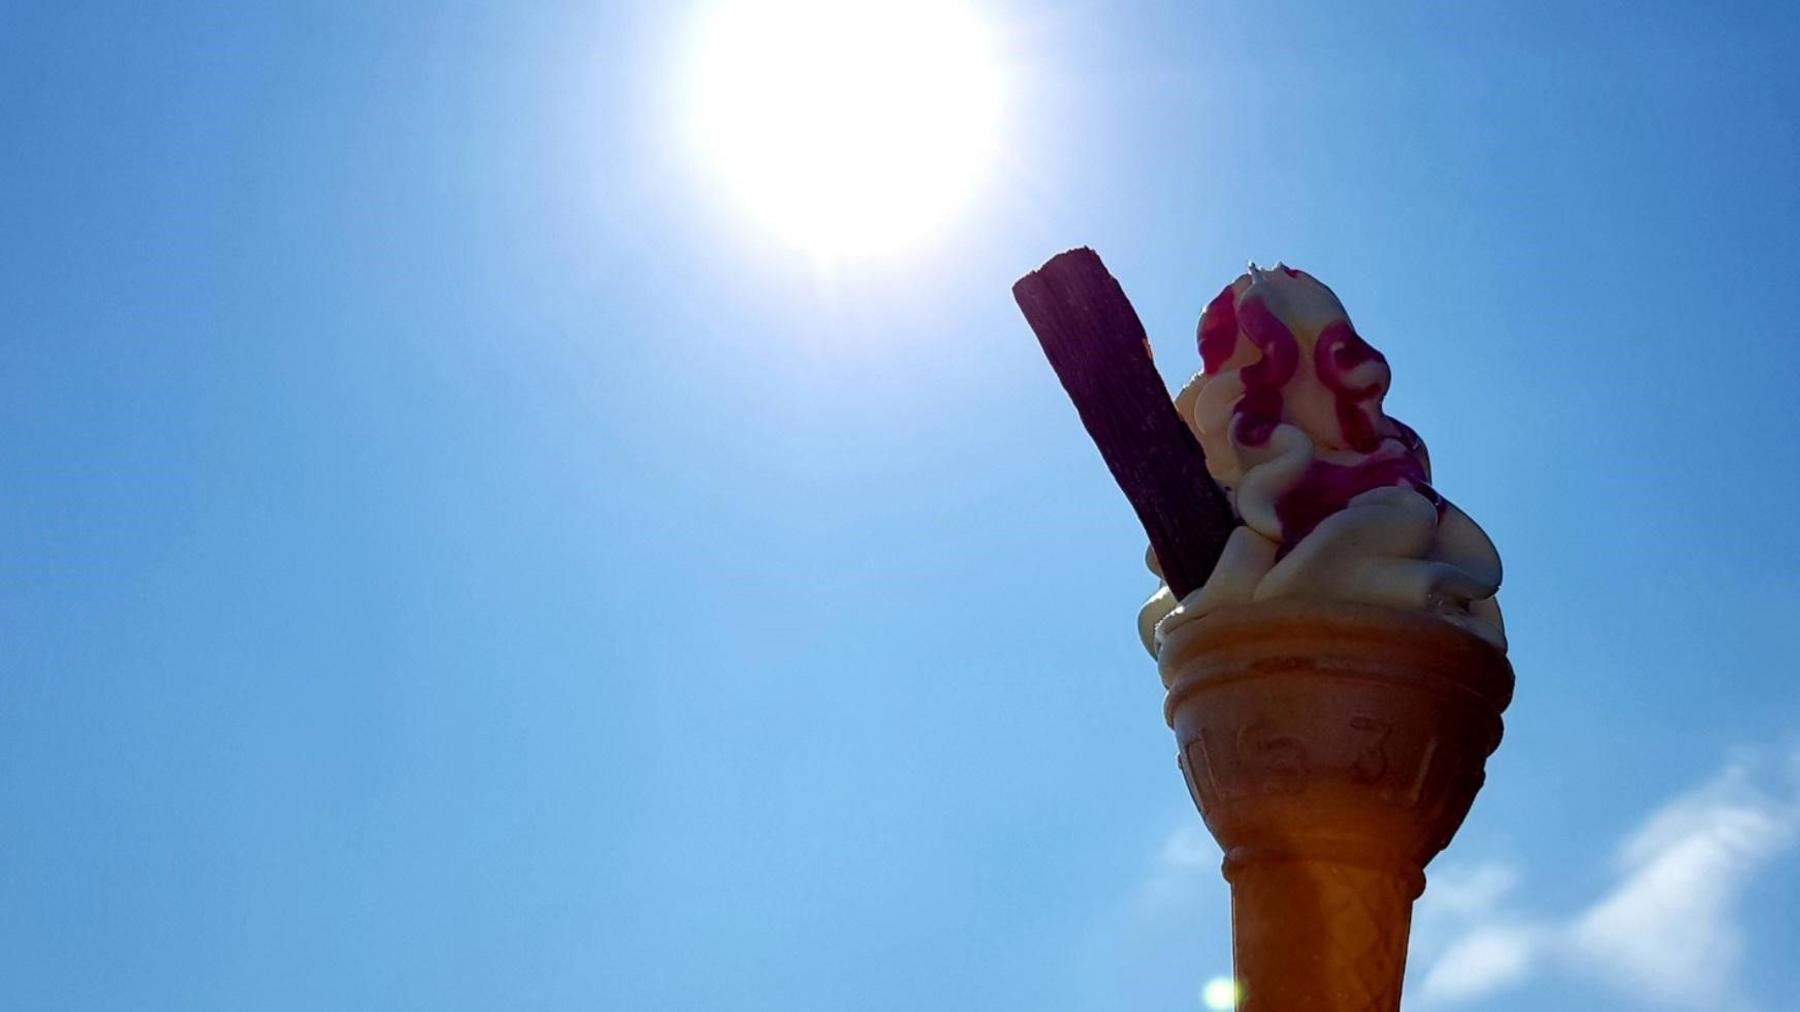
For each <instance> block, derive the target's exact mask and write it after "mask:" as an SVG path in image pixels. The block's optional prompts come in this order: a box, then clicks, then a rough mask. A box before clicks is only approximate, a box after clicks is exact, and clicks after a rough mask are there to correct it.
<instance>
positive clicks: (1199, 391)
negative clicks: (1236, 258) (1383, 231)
mask: <svg viewBox="0 0 1800 1012" xmlns="http://www.w3.org/2000/svg"><path fill="white" fill-rule="evenodd" d="M1199 342H1200V358H1201V362H1202V365H1203V367H1204V368H1203V371H1202V372H1201V373H1200V374H1198V375H1196V376H1195V377H1194V379H1193V380H1192V381H1191V382H1189V383H1188V385H1187V387H1186V388H1184V389H1183V390H1182V392H1181V395H1180V396H1179V397H1178V398H1177V399H1176V406H1177V408H1178V409H1179V410H1180V412H1181V414H1182V416H1183V417H1184V418H1186V419H1187V421H1188V424H1189V425H1190V426H1191V427H1192V428H1193V429H1194V434H1195V436H1196V437H1198V439H1199V440H1200V445H1201V446H1202V448H1204V449H1205V451H1206V463H1207V469H1208V470H1209V471H1211V473H1212V476H1213V478H1214V479H1215V480H1217V481H1218V482H1219V484H1220V486H1222V487H1223V488H1224V489H1225V490H1226V492H1227V493H1228V494H1229V496H1230V498H1231V503H1232V508H1233V510H1234V511H1235V512H1236V514H1237V517H1238V521H1239V524H1240V526H1239V527H1238V528H1237V529H1236V530H1235V531H1233V532H1232V535H1231V539H1230V541H1229V542H1228V543H1227V544H1226V547H1225V553H1224V555H1223V556H1222V557H1221V558H1220V560H1219V565H1218V568H1217V569H1215V570H1214V571H1213V574H1212V577H1211V578H1210V579H1209V580H1207V582H1206V585H1205V586H1203V587H1201V588H1200V589H1199V590H1196V591H1194V592H1193V593H1191V594H1189V595H1188V596H1187V598H1186V599H1184V600H1182V601H1181V602H1179V603H1177V602H1176V601H1175V600H1174V599H1173V596H1172V595H1171V594H1170V593H1169V591H1168V589H1167V588H1166V587H1165V588H1163V589H1162V590H1160V591H1159V592H1158V593H1157V595H1156V596H1155V597H1152V598H1151V599H1150V601H1149V602H1148V603H1147V604H1145V606H1144V609H1143V612H1142V613H1141V614H1140V616H1139V629H1140V632H1141V633H1142V634H1143V636H1144V643H1145V646H1147V647H1149V648H1150V650H1151V651H1152V652H1153V653H1154V652H1155V649H1156V642H1157V640H1158V639H1159V638H1160V637H1161V636H1162V635H1164V634H1166V633H1167V632H1168V630H1169V629H1170V628H1172V627H1173V626H1174V625H1177V624H1179V623H1181V622H1183V621H1187V620H1190V619H1192V618H1195V617H1198V616H1200V615H1204V614H1206V613H1207V612H1210V611H1213V610H1215V609H1217V608H1220V607H1224V606H1227V605H1233V604H1250V603H1253V602H1255V601H1264V600H1269V599H1272V598H1280V597H1314V598H1329V599H1333V600H1344V601H1360V602H1365V603H1369V604H1378V605H1384V606H1388V607H1395V608H1412V609H1419V610H1427V611H1432V612H1436V613H1438V614H1440V615H1442V616H1443V617H1444V618H1446V619H1448V620H1450V621H1452V622H1456V623H1457V624H1459V625H1462V626H1464V627H1465V628H1467V629H1469V630H1470V631H1471V632H1474V633H1475V634H1477V635H1480V636H1482V637H1483V638H1485V639H1488V640H1489V641H1491V642H1494V643H1495V644H1497V645H1500V646H1502V647H1504V646H1505V633H1504V631H1503V627H1502V625H1501V619H1500V609H1499V605H1498V604H1496V603H1495V602H1494V600H1493V597H1494V593H1495V591H1496V590H1497V589H1498V588H1499V586H1500V575H1501V573H1500V556H1499V554H1498V553H1497V552H1496V551H1495V550H1494V546H1493V542H1491V541H1489V540H1488V537H1487V535H1486V534H1485V533H1483V532H1482V530H1481V528H1480V527H1479V526H1477V525H1476V523H1475V521H1474V520H1472V519H1470V518H1469V516H1468V514H1466V513H1464V512H1462V511H1461V510H1459V509H1457V508H1456V506H1455V505H1453V504H1452V503H1450V502H1449V501H1448V500H1446V499H1444V498H1443V497H1442V496H1440V495H1438V493H1437V492H1436V491H1435V490H1434V489H1433V488H1432V487H1431V460H1430V457H1429V456H1428V455H1427V453H1426V451H1425V444H1424V442H1423V441H1421V440H1420V439H1419V435H1418V433H1416V432H1414V431H1413V430H1412V429H1411V428H1409V427H1407V426H1406V425H1405V424H1403V423H1402V422H1400V421H1399V420H1397V419H1394V418H1390V417H1388V415H1387V414H1386V413H1385V412H1383V410H1382V399H1383V398H1384V397H1385V396H1386V395H1387V390H1388V383H1389V380H1390V378H1391V375H1390V373H1389V371H1388V364H1387V359H1385V358H1383V357H1382V355H1381V353H1380V352H1379V351H1376V350H1375V349H1374V348H1373V347H1372V346H1370V345H1369V343H1368V342H1367V341H1364V340H1363V339H1362V337H1361V336H1360V335H1359V334H1357V332H1356V328H1355V327H1354V326H1352V325H1351V323H1350V317H1349V314H1347V313H1346V312H1345V311H1344V307H1343V304H1342V303H1340V302H1339V301H1338V298H1337V296H1336V295H1335V294H1333V293H1332V291H1331V289H1330V288H1327V287H1326V286H1325V285H1324V284H1323V283H1321V282H1320V281H1318V280H1317V279H1316V278H1314V277H1313V276H1312V275H1310V274H1307V273H1306V272H1305V271H1300V270H1295V269H1294V268H1292V267H1287V266H1284V265H1279V264H1278V265H1276V267H1275V268H1274V269H1272V270H1261V269H1258V268H1257V267H1255V266H1254V265H1253V266H1252V267H1251V268H1250V270H1249V271H1248V272H1247V273H1245V274H1243V275H1242V276H1240V277H1238V278H1237V280H1235V281H1233V282H1232V283H1231V284H1229V285H1227V286H1225V289H1224V290H1223V291H1221V292H1220V293H1219V294H1218V296H1217V297H1215V298H1214V299H1213V300H1212V302H1211V303H1209V304H1208V305H1207V307H1206V310H1205V312H1204V313H1202V314H1201V317H1200V328H1199ZM1151 562H1152V568H1154V559H1152V560H1151Z"/></svg>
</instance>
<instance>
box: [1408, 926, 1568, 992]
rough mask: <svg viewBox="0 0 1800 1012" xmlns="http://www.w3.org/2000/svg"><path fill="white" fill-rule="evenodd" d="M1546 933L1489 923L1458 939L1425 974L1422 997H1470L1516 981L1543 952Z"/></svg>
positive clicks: (1420, 990)
mask: <svg viewBox="0 0 1800 1012" xmlns="http://www.w3.org/2000/svg"><path fill="white" fill-rule="evenodd" d="M1545 940H1546V939H1545V936H1544V933H1543V932H1542V931H1541V930H1539V929H1537V928H1535V927H1532V926H1531V925H1527V924H1511V925H1503V924H1488V925H1482V926H1480V927H1477V928H1475V929H1473V930H1471V931H1470V932H1469V933H1468V934H1466V935H1464V936H1463V937H1462V938H1460V939H1458V940H1457V941H1456V942H1455V943H1453V944H1452V945H1451V946H1450V947H1449V948H1448V949H1446V950H1444V953H1443V955H1441V956H1439V957H1438V958H1437V960H1436V962H1434V963H1432V965H1431V970H1430V972H1429V973H1427V974H1426V975H1425V980H1424V983H1422V984H1421V985H1420V986H1419V1000H1420V1001H1422V1002H1425V1003H1427V1004H1431V1003H1439V1002H1444V1003H1448V1002H1458V1001H1468V1000H1470V999H1473V998H1479V997H1481V996H1483V995H1486V994H1489V993H1492V992H1494V991H1497V990H1499V989H1500V988H1502V987H1507V986H1510V985H1512V984H1516V983H1518V982H1519V981H1521V980H1523V979H1524V978H1525V977H1526V976H1527V975H1528V974H1529V973H1530V972H1531V970H1532V968H1533V964H1534V963H1535V962H1536V961H1537V959H1538V957H1539V956H1540V955H1541V954H1542V952H1543V949H1544V942H1545Z"/></svg>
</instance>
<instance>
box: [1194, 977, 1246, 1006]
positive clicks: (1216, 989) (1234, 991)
mask: <svg viewBox="0 0 1800 1012" xmlns="http://www.w3.org/2000/svg"><path fill="white" fill-rule="evenodd" d="M1238 997H1239V995H1238V986H1237V981H1235V980H1232V979H1231V978H1230V977H1214V978H1213V979H1211V980H1209V981H1207V982H1206V986H1205V987H1203V988H1201V989H1200V1002H1201V1004H1203V1005H1205V1006H1206V1007H1207V1008H1209V1009H1220V1010H1224V1009H1234V1008H1237V1003H1238Z"/></svg>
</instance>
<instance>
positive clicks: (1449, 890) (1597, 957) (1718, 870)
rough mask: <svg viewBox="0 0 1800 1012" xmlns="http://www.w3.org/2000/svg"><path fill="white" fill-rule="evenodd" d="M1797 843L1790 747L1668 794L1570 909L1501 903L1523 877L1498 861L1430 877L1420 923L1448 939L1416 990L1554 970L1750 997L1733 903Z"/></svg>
mask: <svg viewBox="0 0 1800 1012" xmlns="http://www.w3.org/2000/svg"><path fill="white" fill-rule="evenodd" d="M1769 781H1773V783H1772V784H1770V783H1769ZM1796 841H1800V751H1796V752H1795V753H1793V754H1791V755H1790V756H1788V757H1787V761H1786V764H1785V774H1783V773H1776V774H1774V775H1772V776H1771V775H1770V774H1769V773H1768V771H1767V764H1759V763H1757V762H1755V761H1753V760H1751V759H1749V758H1739V759H1736V760H1733V761H1732V762H1731V763H1729V764H1727V766H1726V767H1725V769H1724V770H1723V771H1722V772H1720V774H1719V775H1718V776H1716V777H1715V778H1713V779H1712V780H1711V781H1710V782H1708V783H1707V784H1705V785H1704V786H1702V787H1700V788H1698V789H1696V790H1693V791H1690V792H1688V793H1686V794H1683V795H1680V796H1678V797H1676V798H1673V799H1672V800H1670V801H1669V802H1667V803H1666V804H1664V805H1663V806H1662V807H1661V808H1659V809H1658V810H1657V811H1656V812H1654V813H1653V814H1652V815H1651V816H1650V817H1649V818H1648V819H1646V820H1645V821H1644V822H1643V824H1642V825H1640V826H1639V827H1638V828H1637V829H1636V830H1635V831H1633V832H1632V833H1630V834H1629V835H1627V836H1626V838H1625V839H1624V841H1623V842H1622V843H1621V844H1620V845H1619V847H1618V849H1617V853H1616V854H1615V857H1614V864H1615V869H1616V871H1617V875H1618V879H1617V882H1616V883H1615V884H1614V885H1613V887H1612V888H1611V889H1610V890H1609V891H1608V892H1606V893H1605V894H1604V895H1602V896H1600V897H1599V898H1598V899H1596V900H1595V901H1594V902H1593V903H1592V904H1590V905H1589V906H1587V907H1586V908H1584V909H1581V910H1578V911H1576V912H1575V913H1573V914H1571V915H1568V916H1566V917H1561V918H1548V919H1546V918H1538V919H1529V918H1525V917H1522V916H1519V915H1517V914H1516V913H1514V912H1513V911H1512V910H1511V909H1509V907H1508V906H1507V902H1506V900H1507V897H1508V895H1509V894H1510V893H1511V891H1512V889H1513V887H1514V885H1515V884H1516V883H1517V882H1518V879H1519V876H1518V874H1517V872H1516V870H1515V869H1512V868H1510V867H1508V866H1505V865H1487V866H1482V867H1481V868H1478V869H1474V870H1472V871H1468V872H1464V873H1461V874H1460V875H1458V874H1451V875H1445V876H1442V878H1441V879H1440V878H1436V877H1434V879H1433V882H1432V886H1431V888H1430V889H1429V890H1427V892H1426V894H1425V899H1424V901H1422V902H1421V904H1420V928H1421V931H1422V933H1424V934H1426V935H1428V936H1433V937H1436V938H1445V937H1447V938H1449V939H1450V941H1449V942H1448V944H1443V945H1441V946H1436V947H1435V948H1436V951H1435V952H1421V953H1420V955H1421V956H1426V957H1428V958H1427V959H1425V960H1424V962H1425V966H1424V967H1423V968H1422V969H1421V972H1422V974H1423V976H1422V979H1421V981H1420V983H1419V986H1418V989H1417V992H1416V993H1417V995H1418V999H1419V1001H1420V1003H1421V1004H1422V1005H1433V1006H1445V1005H1452V1004H1457V1003H1461V1002H1467V1001H1473V1000H1476V999H1479V998H1484V997H1487V996H1489V995H1492V994H1494V993H1496V992H1498V991H1500V990H1503V989H1505V988H1508V987H1512V986H1515V985H1518V984H1520V983H1522V982H1524V981H1525V980H1527V979H1528V978H1530V977H1531V976H1532V975H1533V974H1534V973H1537V972H1539V971H1545V970H1552V971H1556V972H1562V973H1570V974H1574V975H1578V976H1583V977H1589V978H1593V979H1596V980H1598V981H1601V982H1603V983H1605V984H1607V985H1609V986H1611V987H1613V988H1614V989H1616V990H1618V991H1620V992H1622V993H1625V994H1629V995H1632V996H1634V997H1636V998H1639V999H1641V1000H1643V1001H1646V1002H1649V1003H1651V1004H1655V1005H1662V1006H1666V1007H1670V1008H1691V1009H1705V1010H1712V1012H1717V1010H1720V1009H1727V1008H1743V1007H1747V1003H1745V1002H1744V1000H1743V998H1742V996H1741V995H1740V994H1739V993H1738V988H1737V976H1738V975H1737V970H1738V966H1739V962H1740V960H1741V958H1742V954H1743V950H1744V931H1743V928H1742V925H1741V924H1740V923H1739V918H1738V909H1739V905H1740V901H1741V899H1742V897H1743V895H1744V893H1745V891H1746V890H1747V889H1748V888H1749V886H1750V884H1751V882H1752V880H1753V879H1754V877H1755V876H1756V874H1757V873H1758V872H1759V871H1761V870H1762V869H1763V868H1764V867H1765V866H1766V865H1767V864H1768V863H1769V862H1770V861H1771V860H1772V859H1774V858H1775V857H1777V856H1778V855H1780V854H1782V853H1783V852H1785V851H1787V850H1789V849H1790V848H1792V847H1793V846H1794V844H1795V843H1796Z"/></svg>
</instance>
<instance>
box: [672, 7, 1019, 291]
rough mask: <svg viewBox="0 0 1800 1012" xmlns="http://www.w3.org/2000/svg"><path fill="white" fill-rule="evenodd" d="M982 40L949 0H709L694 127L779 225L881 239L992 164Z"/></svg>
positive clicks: (916, 220)
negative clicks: (711, 0)
mask: <svg viewBox="0 0 1800 1012" xmlns="http://www.w3.org/2000/svg"><path fill="white" fill-rule="evenodd" d="M990 46H991V41H990V39H989V37H988V35H987V33H986V32H985V31H984V30H983V27H982V25H981V24H980V23H979V22H978V21H977V19H976V18H975V17H974V16H973V15H972V14H971V13H970V11H969V10H968V9H967V8H966V7H965V6H964V5H962V4H961V3H958V2H956V0H755V2H752V0H721V2H716V3H713V4H712V5H710V6H709V7H708V8H707V9H706V12H705V16H704V18H703V19H702V21H701V24H700V26H699V40H698V47H697V49H696V50H695V64H694V68H693V72H692V80H691V85H692V93H691V119H690V124H691V126H692V128H693V131H694V140H695V141H696V142H697V145H698V148H699V151H700V154H701V157H702V158H703V159H705V161H706V162H707V164H708V167H709V168H710V169H711V170H712V171H713V175H714V178H715V179H716V180H717V184H718V185H720V186H722V187H723V188H724V189H725V190H726V191H727V192H728V194H729V196H730V198H731V200H732V202H733V203H735V204H737V205H739V206H741V207H742V208H743V209H744V210H746V211H747V212H749V213H750V214H751V215H752V216H754V217H755V218H757V219H758V220H760V221H761V222H762V223H763V224H765V225H766V226H768V227H769V228H771V229H773V230H774V231H775V232H777V233H778V234H780V235H781V236H783V237H784V238H786V239H787V240H789V241H791V242H794V243H796V244H798V245H800V246H802V247H804V248H806V249H807V250H808V251H810V252H812V253H813V254H815V255H818V256H824V257H836V256H855V255H868V254H876V253H882V252H888V251H891V250H893V249H895V248H897V247H899V246H902V245H904V244H906V243H907V242H909V241H912V240H916V239H918V238H920V237H922V236H924V235H925V234H927V233H928V232H930V231H932V230H933V229H935V228H937V227H939V226H941V225H943V224H944V223H945V222H946V220H947V219H948V218H949V217H950V215H951V214H952V213H953V212H954V211H956V210H957V209H958V208H959V207H960V206H961V205H963V204H964V203H965V202H966V201H967V200H968V199H969V198H970V197H971V196H972V195H973V191H974V190H975V189H976V186H977V184H978V183H979V182H980V181H981V179H982V177H983V176H984V175H985V174H986V172H987V170H988V168H989V166H990V163H991V158H992V155H993V153H994V150H995V148H996V138H995V131H996V129H997V126H998V120H999V106H1000V99H1001V95H1000V91H1001V80H1000V77H1001V75H1000V73H999V68H998V64H997V63H996V60H995V57H994V54H993V52H992V51H991V49H990Z"/></svg>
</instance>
